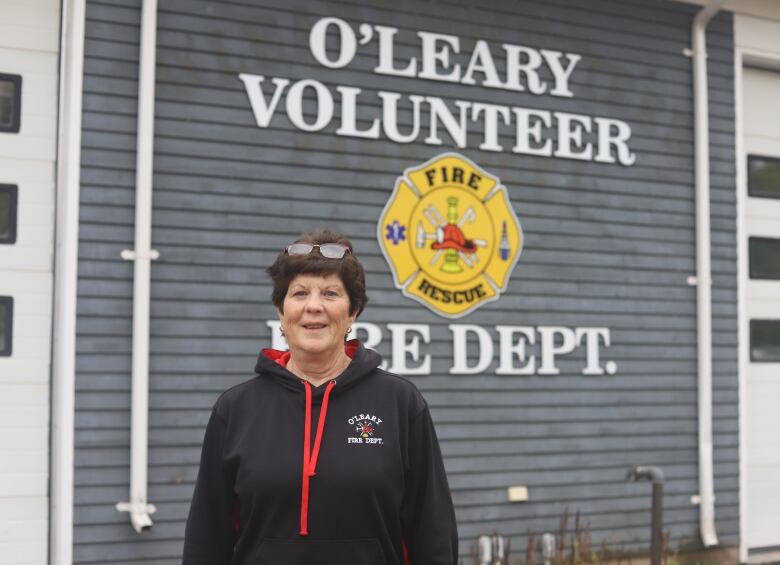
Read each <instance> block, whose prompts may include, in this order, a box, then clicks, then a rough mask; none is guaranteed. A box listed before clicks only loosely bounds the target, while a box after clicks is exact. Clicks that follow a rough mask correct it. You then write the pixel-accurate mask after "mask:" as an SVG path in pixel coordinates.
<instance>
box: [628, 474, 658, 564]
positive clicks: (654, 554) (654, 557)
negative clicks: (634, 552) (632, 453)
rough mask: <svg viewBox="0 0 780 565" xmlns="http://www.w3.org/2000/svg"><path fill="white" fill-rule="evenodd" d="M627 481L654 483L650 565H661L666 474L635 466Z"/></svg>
mask: <svg viewBox="0 0 780 565" xmlns="http://www.w3.org/2000/svg"><path fill="white" fill-rule="evenodd" d="M626 480H629V481H641V480H648V481H652V482H653V507H652V511H651V512H652V514H651V516H652V519H651V525H650V528H651V529H650V565H661V551H662V548H663V542H664V540H663V511H664V474H663V471H661V469H660V468H659V467H654V466H640V465H634V466H633V467H632V468H631V469H629V471H628V474H627V475H626Z"/></svg>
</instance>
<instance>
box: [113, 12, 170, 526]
mask: <svg viewBox="0 0 780 565" xmlns="http://www.w3.org/2000/svg"><path fill="white" fill-rule="evenodd" d="M156 44H157V0H144V2H143V8H142V10H141V53H140V67H139V79H138V137H137V147H136V181H135V182H136V189H135V249H134V250H130V249H125V250H124V251H122V258H123V259H125V260H128V261H135V266H134V267H135V268H134V273H133V377H132V400H131V403H132V404H131V411H130V418H131V424H130V425H131V429H130V500H129V502H119V503H117V505H116V509H117V510H119V511H120V512H129V513H130V522H131V523H132V525H133V528H134V529H135V531H136V532H138V533H141V532H143V531H145V530H148V529H149V528H151V527H152V519H151V517H150V516H149V515H150V514H153V513H154V512H155V510H156V508H155V507H154V505H152V504H149V503H148V501H147V486H148V484H147V472H148V462H149V453H148V447H149V446H148V440H149V303H150V299H151V296H150V286H151V262H152V260H154V259H157V258H158V257H159V253H158V252H157V251H156V250H155V249H152V160H153V157H154V81H155V65H156V56H155V55H156V53H155V51H156V47H157V45H156Z"/></svg>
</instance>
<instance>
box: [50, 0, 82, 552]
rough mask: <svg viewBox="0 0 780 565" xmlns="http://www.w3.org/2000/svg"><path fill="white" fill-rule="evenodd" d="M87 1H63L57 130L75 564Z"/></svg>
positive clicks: (56, 404)
mask: <svg viewBox="0 0 780 565" xmlns="http://www.w3.org/2000/svg"><path fill="white" fill-rule="evenodd" d="M85 19H86V0H63V3H62V19H61V24H60V25H61V34H60V35H61V38H60V69H59V73H60V77H59V104H58V106H59V108H58V132H57V177H56V183H57V185H56V201H57V205H56V218H55V222H56V227H55V244H54V327H53V335H52V373H51V374H52V383H51V386H52V408H51V410H52V414H51V422H52V423H51V468H50V487H51V497H50V517H49V520H50V528H49V563H50V564H51V565H71V564H72V563H73V501H74V494H73V489H74V480H73V476H74V469H73V463H74V426H75V396H76V393H75V389H76V386H75V385H76V299H77V282H78V241H79V194H80V182H81V120H82V92H83V88H82V87H83V81H84V29H85Z"/></svg>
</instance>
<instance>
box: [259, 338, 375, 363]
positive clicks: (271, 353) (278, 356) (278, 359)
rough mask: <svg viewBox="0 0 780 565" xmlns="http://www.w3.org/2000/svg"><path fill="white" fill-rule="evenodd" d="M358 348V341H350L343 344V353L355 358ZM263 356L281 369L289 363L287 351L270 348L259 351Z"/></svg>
mask: <svg viewBox="0 0 780 565" xmlns="http://www.w3.org/2000/svg"><path fill="white" fill-rule="evenodd" d="M359 347H360V341H359V340H357V339H350V340H349V341H345V342H344V353H346V354H347V357H349V358H350V359H354V358H355V352H356V351H357V350H358V348H359ZM261 353H262V354H263V355H265V356H266V357H268V358H269V359H270V360H271V361H274V362H275V363H276V364H277V365H281V366H282V367H287V363H289V362H290V352H289V351H281V350H279V349H271V348H270V347H268V348H266V349H263V350H262V351H261Z"/></svg>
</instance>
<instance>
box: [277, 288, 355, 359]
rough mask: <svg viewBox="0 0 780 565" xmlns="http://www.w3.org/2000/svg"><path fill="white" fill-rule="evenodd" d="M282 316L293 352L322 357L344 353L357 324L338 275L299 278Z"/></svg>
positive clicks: (286, 335) (291, 289)
mask: <svg viewBox="0 0 780 565" xmlns="http://www.w3.org/2000/svg"><path fill="white" fill-rule="evenodd" d="M283 306H284V310H283V312H279V320H280V321H281V322H282V329H283V330H284V333H285V337H286V338H287V343H288V344H289V346H290V352H291V353H292V354H293V355H294V354H295V352H296V351H299V352H303V353H306V354H309V355H318V354H322V355H323V357H328V356H330V355H334V354H336V353H337V352H338V351H343V350H344V335H345V334H346V333H347V330H348V329H349V327H350V326H351V325H352V324H353V323H354V321H355V316H354V315H350V313H349V295H348V294H347V289H346V288H344V283H342V282H341V279H340V278H339V277H338V276H337V275H328V276H326V277H323V276H320V275H298V276H297V277H295V278H294V279H293V280H292V282H291V283H290V286H289V287H288V289H287V295H286V296H285V298H284V305H283Z"/></svg>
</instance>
